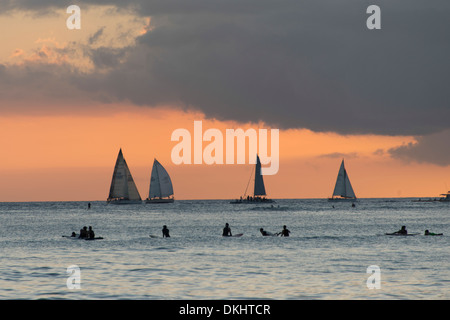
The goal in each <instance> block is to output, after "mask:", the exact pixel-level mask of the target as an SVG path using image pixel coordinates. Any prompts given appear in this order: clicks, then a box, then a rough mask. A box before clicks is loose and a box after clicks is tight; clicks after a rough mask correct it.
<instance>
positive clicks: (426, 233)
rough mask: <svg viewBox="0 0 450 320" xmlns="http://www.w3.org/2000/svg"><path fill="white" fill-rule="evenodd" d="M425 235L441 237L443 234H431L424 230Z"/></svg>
mask: <svg viewBox="0 0 450 320" xmlns="http://www.w3.org/2000/svg"><path fill="white" fill-rule="evenodd" d="M425 235H426V236H442V235H443V233H433V232H430V231H428V230H425Z"/></svg>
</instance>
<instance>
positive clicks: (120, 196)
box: [106, 149, 142, 204]
mask: <svg viewBox="0 0 450 320" xmlns="http://www.w3.org/2000/svg"><path fill="white" fill-rule="evenodd" d="M106 201H107V202H108V203H111V204H139V203H142V200H141V196H140V195H139V192H138V190H137V187H136V184H135V183H134V180H133V177H132V176H131V173H130V169H129V168H128V165H127V162H126V161H125V158H124V157H123V154H122V149H120V151H119V155H118V156H117V161H116V165H115V167H114V173H113V177H112V181H111V188H110V190H109V196H108V199H107V200H106Z"/></svg>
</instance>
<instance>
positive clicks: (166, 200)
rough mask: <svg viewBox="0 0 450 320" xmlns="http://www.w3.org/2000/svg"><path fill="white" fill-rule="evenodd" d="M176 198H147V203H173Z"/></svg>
mask: <svg viewBox="0 0 450 320" xmlns="http://www.w3.org/2000/svg"><path fill="white" fill-rule="evenodd" d="M173 202H174V199H173V198H171V199H146V200H145V203H173Z"/></svg>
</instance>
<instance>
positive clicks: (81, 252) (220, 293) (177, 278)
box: [0, 199, 450, 300]
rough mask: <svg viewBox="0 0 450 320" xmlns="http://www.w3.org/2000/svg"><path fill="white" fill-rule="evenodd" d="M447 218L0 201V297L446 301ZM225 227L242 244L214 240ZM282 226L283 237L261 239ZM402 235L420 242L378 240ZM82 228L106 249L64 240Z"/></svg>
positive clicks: (414, 212) (361, 205) (325, 207)
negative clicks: (71, 284) (74, 273)
mask: <svg viewBox="0 0 450 320" xmlns="http://www.w3.org/2000/svg"><path fill="white" fill-rule="evenodd" d="M332 205H334V206H335V208H333V207H332ZM278 206H279V207H278ZM449 217H450V203H439V202H431V203H430V202H428V203H425V202H423V203H419V202H412V201H411V199H361V200H359V202H357V203H356V207H355V208H352V207H351V203H337V204H336V203H335V204H331V203H329V202H328V201H327V200H278V201H277V203H275V204H274V208H271V206H270V205H267V204H265V205H248V204H241V205H232V204H229V201H228V200H217V201H212V200H211V201H206V200H205V201H176V202H175V203H173V204H159V205H156V204H152V205H150V204H142V205H124V206H115V205H107V204H106V203H105V202H92V207H91V209H89V210H88V208H87V202H42V203H38V202H26V203H0V250H1V256H0V299H277V300H290V299H449V298H450V270H449V262H450V219H449ZM226 222H228V223H229V224H230V227H231V230H232V232H233V233H235V234H236V233H244V235H243V236H242V237H232V238H227V237H222V236H221V234H222V228H223V227H224V225H225V223H226ZM163 225H167V226H168V228H169V230H170V234H171V237H170V238H162V237H161V234H162V233H161V229H162V226H163ZM283 225H286V226H287V228H288V229H289V230H290V231H291V236H290V237H288V238H287V237H286V238H283V237H263V236H262V235H261V234H260V232H259V229H260V228H261V227H262V228H264V229H265V230H268V231H271V232H279V231H281V229H282V227H283ZM402 225H405V226H406V227H407V229H408V232H410V233H414V232H417V233H420V235H417V236H408V237H394V236H386V235H384V234H385V233H386V232H393V231H397V230H399V229H400V227H401V226H402ZM83 226H92V227H93V229H94V230H95V233H96V236H101V237H103V238H104V239H103V240H96V241H85V240H73V239H67V238H64V237H62V235H70V234H71V232H72V231H75V232H77V233H78V232H79V230H80V228H81V227H83ZM425 229H429V230H430V231H431V232H439V233H441V232H442V233H444V235H443V236H424V235H423V232H424V230H425ZM150 235H157V236H158V238H152V237H150ZM72 265H76V266H78V267H79V270H80V285H81V288H80V289H69V288H68V286H67V280H68V278H69V276H70V274H68V273H67V268H68V267H69V266H72ZM372 265H376V266H378V267H379V268H380V269H379V270H380V274H379V275H380V280H381V282H380V289H368V287H367V280H368V278H369V277H370V276H371V274H369V273H367V268H368V267H369V266H372ZM370 283H372V282H370Z"/></svg>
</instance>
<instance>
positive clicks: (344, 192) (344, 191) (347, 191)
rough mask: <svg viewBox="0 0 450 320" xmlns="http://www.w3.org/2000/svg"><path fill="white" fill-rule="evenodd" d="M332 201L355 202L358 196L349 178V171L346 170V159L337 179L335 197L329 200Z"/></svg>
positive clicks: (342, 163)
mask: <svg viewBox="0 0 450 320" xmlns="http://www.w3.org/2000/svg"><path fill="white" fill-rule="evenodd" d="M328 200H330V201H335V200H337V201H342V200H347V201H355V200H356V195H355V192H354V191H353V188H352V184H351V183H350V179H349V178H348V174H347V170H345V166H344V159H342V162H341V167H340V168H339V173H338V176H337V179H336V185H335V187H334V191H333V196H332V197H331V198H329V199H328Z"/></svg>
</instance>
